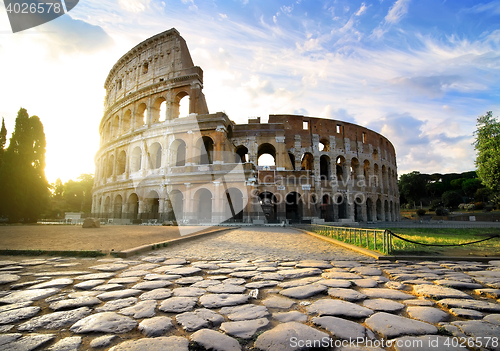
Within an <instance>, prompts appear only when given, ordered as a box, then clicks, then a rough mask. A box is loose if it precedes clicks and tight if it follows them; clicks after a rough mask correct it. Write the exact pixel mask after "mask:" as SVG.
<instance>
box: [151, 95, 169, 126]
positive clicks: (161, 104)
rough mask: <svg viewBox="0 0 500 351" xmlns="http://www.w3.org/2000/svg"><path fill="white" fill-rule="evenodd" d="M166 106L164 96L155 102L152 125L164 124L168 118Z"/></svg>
mask: <svg viewBox="0 0 500 351" xmlns="http://www.w3.org/2000/svg"><path fill="white" fill-rule="evenodd" d="M166 104H167V100H166V99H165V98H164V97H163V96H160V97H159V98H157V99H156V100H155V101H154V103H153V107H152V109H151V112H152V116H151V118H152V119H151V123H153V124H154V123H159V122H164V121H165V120H166V118H167V109H166Z"/></svg>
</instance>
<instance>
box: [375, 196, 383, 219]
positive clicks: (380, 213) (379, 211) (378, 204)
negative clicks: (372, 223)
mask: <svg viewBox="0 0 500 351" xmlns="http://www.w3.org/2000/svg"><path fill="white" fill-rule="evenodd" d="M375 208H376V211H377V221H384V213H383V208H382V201H381V200H380V199H377V202H376V204H375Z"/></svg>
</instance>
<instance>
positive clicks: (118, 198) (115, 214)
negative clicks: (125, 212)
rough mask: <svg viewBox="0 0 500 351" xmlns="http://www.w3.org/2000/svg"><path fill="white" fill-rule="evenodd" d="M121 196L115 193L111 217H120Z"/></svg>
mask: <svg viewBox="0 0 500 351" xmlns="http://www.w3.org/2000/svg"><path fill="white" fill-rule="evenodd" d="M122 202H123V200H122V197H121V195H116V197H115V203H114V210H113V218H122Z"/></svg>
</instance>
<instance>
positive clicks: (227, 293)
mask: <svg viewBox="0 0 500 351" xmlns="http://www.w3.org/2000/svg"><path fill="white" fill-rule="evenodd" d="M0 271H1V272H2V274H0V350H55V351H61V350H176V351H177V350H191V351H195V350H203V349H212V350H248V351H250V350H262V351H280V350H309V349H315V350H317V349H322V350H335V351H336V350H351V351H352V350H372V351H373V350H390V351H392V350H415V351H417V350H418V351H420V350H435V351H439V350H472V351H475V350H497V351H500V300H497V299H498V298H499V297H500V291H499V290H498V287H500V261H497V260H494V261H490V262H489V263H479V262H450V261H436V262H434V261H422V262H414V261H412V262H410V261H399V262H390V261H376V260H374V259H371V258H368V257H366V256H363V255H361V254H358V253H355V252H353V251H349V250H346V249H343V248H340V247H337V246H334V245H333V244H330V243H326V242H324V241H321V240H318V239H316V238H312V237H310V236H308V235H306V234H303V233H299V232H297V231H295V230H293V229H291V228H280V227H279V228H269V227H254V228H244V229H236V230H233V231H230V232H226V233H223V234H217V235H212V236H207V237H204V238H201V239H196V240H194V241H190V242H185V243H182V244H178V245H175V246H172V247H168V248H166V249H161V250H157V251H151V252H149V253H147V254H144V255H138V256H134V257H132V258H129V259H118V258H105V259H73V258H57V257H56V258H37V259H24V258H21V257H17V258H6V259H5V260H2V259H1V258H0ZM318 346H319V347H318ZM314 347H316V348H314Z"/></svg>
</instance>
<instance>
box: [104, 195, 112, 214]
mask: <svg viewBox="0 0 500 351" xmlns="http://www.w3.org/2000/svg"><path fill="white" fill-rule="evenodd" d="M104 217H106V218H109V217H111V198H110V197H109V196H107V197H106V200H104Z"/></svg>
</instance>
